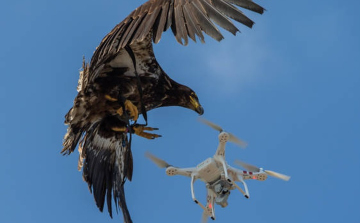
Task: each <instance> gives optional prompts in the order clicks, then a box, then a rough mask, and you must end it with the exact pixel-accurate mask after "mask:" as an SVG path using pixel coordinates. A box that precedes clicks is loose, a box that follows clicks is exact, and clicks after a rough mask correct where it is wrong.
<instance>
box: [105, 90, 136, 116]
mask: <svg viewBox="0 0 360 223" xmlns="http://www.w3.org/2000/svg"><path fill="white" fill-rule="evenodd" d="M105 98H106V99H107V100H109V101H118V99H117V98H113V97H111V96H110V95H105ZM123 103H124V105H125V110H126V111H129V113H130V117H132V119H133V120H134V121H136V120H137V119H138V117H139V111H138V109H137V107H136V106H135V105H134V104H133V103H132V102H131V101H130V100H127V99H124V100H123ZM116 113H118V114H119V115H120V116H122V115H123V114H124V111H123V108H122V107H120V108H119V109H118V110H117V111H116Z"/></svg>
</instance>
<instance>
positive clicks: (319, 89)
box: [0, 0, 360, 223]
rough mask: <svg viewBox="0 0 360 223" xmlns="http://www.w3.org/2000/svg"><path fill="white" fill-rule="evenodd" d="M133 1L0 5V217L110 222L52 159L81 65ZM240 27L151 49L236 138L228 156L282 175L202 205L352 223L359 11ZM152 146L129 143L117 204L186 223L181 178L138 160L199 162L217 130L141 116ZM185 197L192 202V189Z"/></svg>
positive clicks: (228, 215) (251, 214)
mask: <svg viewBox="0 0 360 223" xmlns="http://www.w3.org/2000/svg"><path fill="white" fill-rule="evenodd" d="M142 3H144V1H140V0H136V1H135V0H133V1H129V0H126V1H125V0H105V1H95V0H88V1H82V0H79V1H69V0H63V1H45V0H37V1H30V0H15V1H4V2H2V3H1V7H0V27H1V35H0V44H1V50H0V71H1V80H0V97H1V102H2V103H1V109H0V114H1V116H0V117H1V119H0V138H1V140H0V141H1V144H0V145H1V155H0V179H1V181H0V222H3V223H7V222H10V223H24V222H31V223H39V222H46V223H47V222H54V223H58V222H69V223H72V222H87V223H97V222H102V223H105V222H112V223H115V222H122V214H119V215H116V214H115V215H114V219H113V220H111V219H110V217H109V216H108V214H107V212H105V213H100V212H99V211H98V209H97V207H96V205H95V202H94V199H93V196H92V195H91V194H90V193H89V191H88V189H87V185H86V183H85V182H83V181H82V176H81V173H80V172H78V171H77V159H78V153H77V152H76V153H74V154H72V155H70V156H68V157H63V156H62V155H60V150H61V149H62V139H63V136H64V134H65V132H66V126H65V125H64V124H63V121H64V115H65V114H66V112H67V111H68V110H69V109H70V107H71V106H72V104H73V99H74V97H75V96H76V93H77V92H76V86H77V80H78V75H79V69H80V68H81V63H82V57H83V55H85V56H86V58H87V59H88V60H90V58H91V56H92V52H93V51H94V50H95V47H96V46H97V45H98V44H99V42H100V41H101V39H102V38H103V37H104V36H105V35H106V34H107V33H108V32H109V31H110V30H111V29H112V28H113V27H114V26H115V25H116V24H117V23H119V22H120V21H122V20H123V19H124V18H125V17H126V16H127V15H128V14H129V13H130V12H131V11H132V10H133V9H135V8H136V7H137V6H139V5H140V4H142ZM258 3H259V4H261V5H263V6H264V7H265V8H266V9H267V11H266V12H265V13H264V15H261V16H260V15H256V14H254V13H250V12H247V11H245V13H246V14H247V15H249V16H250V17H251V18H252V19H253V20H254V21H255V22H256V24H255V26H254V28H253V29H248V28H247V27H244V26H242V25H240V24H237V26H238V27H239V28H240V30H241V31H242V33H241V34H238V35H237V36H235V37H234V36H232V35H231V34H229V33H224V36H225V39H224V40H223V41H222V42H220V43H217V42H216V41H213V40H212V39H210V37H206V40H207V44H201V43H198V44H194V43H190V44H189V46H188V47H183V46H181V45H179V44H178V43H176V41H175V38H174V37H173V36H172V34H171V33H170V32H167V33H166V35H164V36H163V38H162V40H161V41H160V43H159V44H158V45H156V46H155V54H156V56H157V58H158V61H159V63H160V64H161V66H162V67H163V69H164V70H165V71H166V72H167V73H168V74H169V76H171V77H172V78H173V79H174V80H176V81H178V82H180V83H182V84H185V85H188V86H189V87H191V88H192V89H193V90H194V91H195V92H196V93H197V94H198V96H199V98H200V102H201V103H202V105H203V107H204V109H205V114H204V117H205V118H207V119H209V120H211V121H213V122H215V123H217V124H219V125H221V126H223V128H225V129H226V130H228V131H230V132H232V133H234V134H235V135H237V136H238V137H240V138H242V139H244V140H246V141H247V142H248V143H249V146H248V147H247V148H246V149H245V150H243V149H240V148H238V147H236V146H234V145H232V144H228V146H227V161H228V162H229V164H230V165H232V164H233V161H234V160H235V159H241V160H244V161H246V162H249V163H252V164H255V165H258V166H260V167H264V168H265V169H270V170H274V171H278V172H281V173H284V174H288V175H291V176H292V178H291V180H290V181H289V182H284V181H281V180H277V179H274V178H269V179H268V180H267V181H265V182H259V181H250V182H248V186H249V190H250V196H251V197H250V199H248V200H246V199H245V198H244V197H243V196H242V195H241V194H240V193H239V192H237V191H233V192H232V193H231V196H230V197H229V200H228V201H229V206H228V207H227V208H224V209H223V208H221V207H220V206H216V210H215V211H216V217H217V220H216V222H217V223H221V222H249V223H260V222H274V223H275V222H276V223H279V222H280V223H282V222H284V223H285V222H292V223H303V222H327V223H335V222H347V223H350V222H354V223H355V222H359V215H358V212H359V210H360V204H359V200H360V192H359V191H360V190H359V188H360V180H359V171H360V152H359V144H360V118H359V115H360V100H359V99H360V88H359V85H360V71H359V70H360V25H359V21H360V16H359V12H358V9H359V8H360V3H359V2H358V1H355V0H350V1H347V2H346V3H345V2H344V1H341V0H329V1H326V2H324V1H310V0H304V1H272V0H269V1H264V0H259V1H258ZM148 116H149V123H150V126H153V127H159V128H160V130H159V133H160V134H162V135H163V137H162V138H160V139H156V140H153V141H149V140H146V139H143V138H139V137H137V136H135V137H134V140H133V146H132V149H133V150H132V151H133V157H134V165H135V166H134V177H133V181H132V182H127V183H126V197H127V203H128V206H129V210H130V212H131V215H132V218H133V220H134V222H135V223H139V222H160V223H162V222H174V223H177V222H200V219H201V214H202V210H201V209H200V207H199V206H197V205H196V204H195V203H194V202H193V201H192V199H191V193H190V179H188V178H185V177H181V176H176V177H169V176H167V175H166V174H165V171H164V170H162V169H158V168H157V167H156V166H155V165H154V164H153V163H151V162H150V161H149V160H148V159H146V158H145V157H144V153H145V151H150V152H152V153H153V154H155V155H157V156H159V157H161V158H163V159H165V160H167V161H168V162H169V163H171V164H174V165H177V166H180V167H191V166H195V165H197V164H198V163H200V162H201V161H203V160H205V159H206V158H208V157H210V156H212V155H213V154H214V152H215V149H216V147H217V142H218V140H217V135H218V133H217V132H216V131H214V130H212V129H210V128H208V127H206V126H205V125H202V124H201V123H199V122H197V114H196V113H194V112H192V111H190V110H186V109H184V108H175V107H173V108H161V109H156V110H153V111H151V112H149V113H148ZM195 190H196V191H195V193H196V196H197V198H198V199H199V200H200V201H202V202H205V188H204V184H203V183H200V182H197V183H196V187H195Z"/></svg>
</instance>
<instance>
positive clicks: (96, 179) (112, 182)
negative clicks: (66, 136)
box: [79, 117, 132, 223]
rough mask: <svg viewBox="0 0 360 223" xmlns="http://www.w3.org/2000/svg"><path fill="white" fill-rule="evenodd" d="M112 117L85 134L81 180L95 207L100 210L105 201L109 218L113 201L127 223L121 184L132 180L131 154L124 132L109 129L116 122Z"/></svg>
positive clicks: (128, 215)
mask: <svg viewBox="0 0 360 223" xmlns="http://www.w3.org/2000/svg"><path fill="white" fill-rule="evenodd" d="M117 122H118V121H117V120H116V118H115V117H106V118H104V119H102V120H101V121H99V122H98V123H95V124H94V125H93V126H92V127H91V128H90V129H88V130H87V131H86V133H85V136H84V139H83V140H82V142H81V143H80V146H79V148H81V149H79V152H80V157H81V158H82V159H83V160H84V161H83V163H81V162H79V165H80V168H81V165H83V179H84V181H85V182H87V183H88V186H89V190H90V192H92V193H93V195H94V198H95V202H96V205H97V206H98V208H99V209H100V211H103V208H104V203H105V198H106V200H107V206H108V211H109V214H110V216H111V217H112V205H111V202H112V199H111V195H113V197H114V200H115V204H116V207H117V204H119V206H120V208H121V209H122V213H123V215H124V222H125V223H130V222H132V221H131V218H130V214H129V211H128V209H127V206H126V201H125V193H124V183H125V180H126V178H127V179H129V180H131V178H132V155H131V151H130V148H129V142H128V139H127V136H126V133H121V132H114V131H112V130H111V128H110V126H111V125H113V124H114V123H117Z"/></svg>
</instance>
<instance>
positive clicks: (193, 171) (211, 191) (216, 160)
mask: <svg viewBox="0 0 360 223" xmlns="http://www.w3.org/2000/svg"><path fill="white" fill-rule="evenodd" d="M201 120H202V121H203V122H204V123H205V124H208V125H210V126H211V127H213V128H214V129H216V130H219V131H220V134H219V145H218V148H217V150H216V152H215V155H214V156H213V157H209V158H207V159H206V160H204V161H203V162H201V163H200V164H198V165H197V166H196V167H190V168H178V167H174V166H172V165H170V164H168V163H166V162H165V161H163V160H161V159H159V158H157V157H155V156H153V155H152V154H150V153H147V154H146V156H147V157H148V158H150V159H151V160H152V161H153V162H155V163H156V164H157V165H158V166H159V167H161V168H166V174H167V175H169V176H175V175H182V176H187V177H190V178H191V197H192V199H193V201H195V203H196V204H198V205H199V206H200V207H201V208H202V209H203V210H204V214H203V221H205V219H207V217H210V218H211V219H213V220H215V210H214V205H215V203H216V204H218V205H220V206H221V207H226V206H227V205H228V203H227V199H228V197H229V195H230V190H234V189H238V190H239V191H240V192H241V193H242V194H243V195H244V196H245V197H246V198H249V197H250V195H249V190H248V187H247V185H246V183H245V180H259V181H264V180H266V179H267V177H268V175H270V176H274V177H277V178H280V179H282V180H286V181H287V180H289V179H290V177H289V176H286V175H283V174H280V173H276V172H273V171H269V170H263V169H262V168H257V167H255V166H253V165H250V164H246V163H244V162H241V161H237V163H238V164H239V165H241V166H243V167H244V168H245V169H246V170H240V169H237V168H234V167H232V166H230V165H229V164H228V163H227V162H226V161H225V145H226V142H228V141H231V142H234V143H236V144H238V145H239V146H241V147H245V146H246V143H245V142H243V141H242V140H240V139H238V138H236V137H235V136H234V135H232V134H231V133H228V132H225V131H223V130H222V129H221V128H220V127H219V126H217V125H215V124H213V123H211V122H209V121H206V120H204V119H201ZM197 179H199V180H201V181H203V182H205V184H206V188H207V202H206V205H205V206H204V205H203V204H202V203H201V202H199V201H198V200H197V199H196V197H195V192H194V182H195V180H197ZM236 182H241V183H242V184H243V186H244V190H243V189H242V188H241V187H240V186H239V185H237V183H236Z"/></svg>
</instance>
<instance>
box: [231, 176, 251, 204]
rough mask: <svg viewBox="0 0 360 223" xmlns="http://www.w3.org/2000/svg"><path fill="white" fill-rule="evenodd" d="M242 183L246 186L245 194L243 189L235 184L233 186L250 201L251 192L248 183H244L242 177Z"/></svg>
mask: <svg viewBox="0 0 360 223" xmlns="http://www.w3.org/2000/svg"><path fill="white" fill-rule="evenodd" d="M239 180H240V182H241V183H243V184H244V188H245V192H244V190H243V189H241V187H239V185H237V184H236V183H235V182H233V185H234V186H235V187H236V188H237V189H238V190H239V191H240V192H241V193H242V194H243V195H244V196H245V197H246V198H247V199H249V197H250V195H249V190H248V188H247V185H246V183H245V182H244V180H243V179H242V178H241V177H240V178H239Z"/></svg>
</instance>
